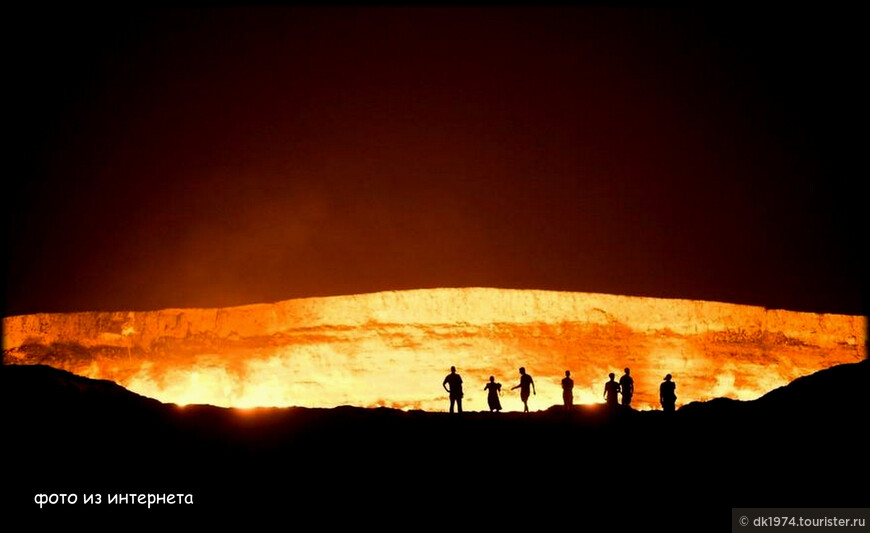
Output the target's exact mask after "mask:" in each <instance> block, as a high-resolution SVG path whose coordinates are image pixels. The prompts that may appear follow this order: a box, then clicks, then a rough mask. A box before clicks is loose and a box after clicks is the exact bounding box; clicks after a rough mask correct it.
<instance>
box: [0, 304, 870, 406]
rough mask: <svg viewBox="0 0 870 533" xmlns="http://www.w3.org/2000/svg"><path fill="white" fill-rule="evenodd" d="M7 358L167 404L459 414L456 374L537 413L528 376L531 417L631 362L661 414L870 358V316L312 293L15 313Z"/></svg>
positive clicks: (597, 389)
mask: <svg viewBox="0 0 870 533" xmlns="http://www.w3.org/2000/svg"><path fill="white" fill-rule="evenodd" d="M3 326H4V329H3V351H4V360H5V361H6V363H7V364H48V365H51V366H54V367H57V368H62V369H64V370H68V371H71V372H74V373H76V374H79V375H82V376H86V377H91V378H96V379H108V380H112V381H115V382H117V383H119V384H121V385H123V386H124V387H126V388H128V389H130V390H131V391H134V392H136V393H139V394H142V395H144V396H149V397H152V398H156V399H158V400H160V401H163V402H166V403H176V404H179V405H186V404H212V405H217V406H224V407H237V408H252V407H258V406H276V407H283V406H306V407H335V406H339V405H355V406H360V407H376V406H387V407H394V408H401V409H423V410H427V411H444V410H446V408H447V407H448V401H447V394H446V392H444V389H443V388H442V387H441V382H442V380H443V378H444V376H445V375H446V374H447V373H448V372H449V369H450V366H452V365H455V366H456V367H457V371H458V372H459V373H460V374H461V375H462V377H463V380H464V391H465V398H464V401H463V407H464V409H465V410H468V411H486V410H488V407H487V402H486V393H485V391H484V390H483V387H484V385H485V384H486V382H487V381H488V380H489V376H490V375H493V376H495V379H496V381H498V382H500V383H502V385H503V390H504V396H503V397H502V406H503V408H504V410H506V411H520V410H522V403H521V401H520V398H519V391H518V390H517V391H510V390H509V389H510V387H512V386H514V385H516V384H517V383H519V374H518V372H517V369H518V368H519V367H520V366H524V367H525V368H526V369H527V371H528V373H529V374H531V375H532V377H533V378H534V380H535V385H536V390H537V395H535V396H532V397H531V399H530V400H529V407H530V409H531V410H533V411H534V410H542V409H546V408H549V407H550V406H553V405H559V404H561V403H562V390H561V385H560V383H561V379H562V377H564V373H565V370H570V371H571V377H572V378H573V379H574V383H575V388H574V403H575V404H589V403H599V402H602V401H603V400H602V395H603V391H604V383H605V382H606V381H607V379H608V378H607V375H608V374H609V373H610V372H613V373H614V374H616V376H617V379H618V378H619V376H621V375H622V373H623V368H625V367H630V368H631V374H632V377H633V378H634V380H635V395H634V400H633V402H632V405H633V406H634V407H635V408H638V409H651V408H656V409H657V408H659V405H658V385H659V383H661V381H662V378H663V377H664V375H665V374H667V373H670V374H673V376H674V381H675V382H676V383H677V396H678V400H677V405H678V406H679V405H683V404H685V403H688V402H690V401H694V400H708V399H712V398H716V397H730V398H735V399H741V400H750V399H754V398H757V397H759V396H761V395H763V394H764V393H766V392H768V391H770V390H772V389H774V388H776V387H779V386H782V385H785V384H787V383H789V382H790V381H792V380H794V379H795V378H797V377H800V376H803V375H807V374H810V373H813V372H815V371H817V370H820V369H823V368H827V367H830V366H833V365H837V364H841V363H851V362H856V361H859V360H862V359H864V358H865V357H866V348H865V346H866V326H867V322H866V318H865V317H859V316H846V315H829V314H816V313H799V312H792V311H784V310H765V309H764V308H760V307H752V306H742V305H735V304H724V303H716V302H703V301H689V300H672V299H656V298H640V297H626V296H613V295H604V294H589V293H574V292H553V291H528V290H501V289H474V288H472V289H431V290H418V291H398V292H384V293H376V294H366V295H356V296H345V297H330V298H308V299H299V300H288V301H284V302H277V303H274V304H257V305H249V306H242V307H234V308H226V309H166V310H161V311H154V312H114V313H72V314H38V315H24V316H14V317H7V318H4V323H3Z"/></svg>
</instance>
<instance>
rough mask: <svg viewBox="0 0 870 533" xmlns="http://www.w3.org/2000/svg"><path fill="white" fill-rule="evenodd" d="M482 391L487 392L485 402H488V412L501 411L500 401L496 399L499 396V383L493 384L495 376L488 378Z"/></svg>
mask: <svg viewBox="0 0 870 533" xmlns="http://www.w3.org/2000/svg"><path fill="white" fill-rule="evenodd" d="M483 390H485V391H489V394H487V396H486V401H487V402H489V412H490V413H491V412H493V411H496V412H498V411H501V400H499V398H498V397H499V395H500V394H501V383H496V382H495V376H489V383H487V384H486V385H485V386H484V387H483Z"/></svg>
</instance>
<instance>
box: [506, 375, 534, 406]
mask: <svg viewBox="0 0 870 533" xmlns="http://www.w3.org/2000/svg"><path fill="white" fill-rule="evenodd" d="M514 389H520V399H521V400H522V401H523V412H524V413H528V412H529V391H531V392H532V393H533V394H534V395H535V396H537V395H538V392H537V391H536V390H535V381H534V380H533V379H532V376H530V375H528V374H526V367H524V366H521V367H520V384H519V385H515V386H513V387H511V390H514Z"/></svg>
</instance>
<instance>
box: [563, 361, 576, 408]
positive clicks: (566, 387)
mask: <svg viewBox="0 0 870 533" xmlns="http://www.w3.org/2000/svg"><path fill="white" fill-rule="evenodd" d="M562 401H563V402H564V403H565V408H570V407H571V406H572V405H574V380H573V379H571V371H570V370H566V371H565V377H564V378H562Z"/></svg>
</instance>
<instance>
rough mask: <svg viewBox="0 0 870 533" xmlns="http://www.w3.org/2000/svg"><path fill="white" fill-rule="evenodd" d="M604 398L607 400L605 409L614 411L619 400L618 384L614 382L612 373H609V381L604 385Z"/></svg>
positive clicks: (614, 378)
mask: <svg viewBox="0 0 870 533" xmlns="http://www.w3.org/2000/svg"><path fill="white" fill-rule="evenodd" d="M604 397H605V398H606V399H607V408H608V409H609V410H611V411H613V410H615V409H616V403H617V401H618V400H619V383H617V382H616V374H614V373H613V372H611V373H610V381H608V382H607V383H605V384H604Z"/></svg>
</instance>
